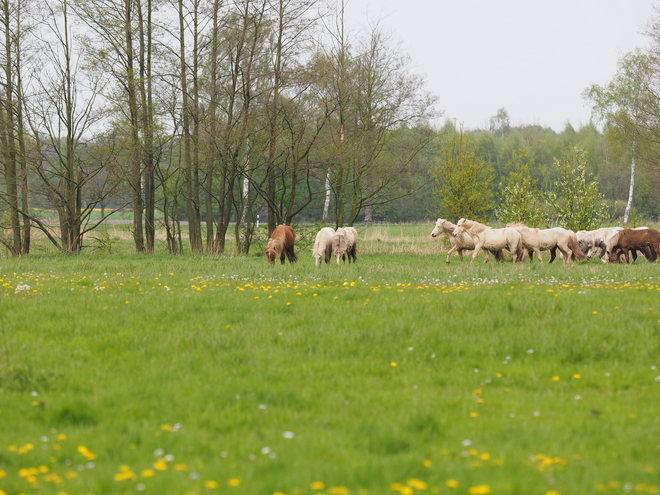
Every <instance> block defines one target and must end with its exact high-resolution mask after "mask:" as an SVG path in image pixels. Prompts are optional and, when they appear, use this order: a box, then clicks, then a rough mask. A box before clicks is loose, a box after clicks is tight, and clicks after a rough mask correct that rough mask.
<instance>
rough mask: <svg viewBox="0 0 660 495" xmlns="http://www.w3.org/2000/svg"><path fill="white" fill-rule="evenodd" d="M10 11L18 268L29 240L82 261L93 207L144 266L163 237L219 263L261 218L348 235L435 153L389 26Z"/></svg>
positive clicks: (327, 17) (291, 15) (6, 9)
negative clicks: (143, 257) (309, 223)
mask: <svg viewBox="0 0 660 495" xmlns="http://www.w3.org/2000/svg"><path fill="white" fill-rule="evenodd" d="M0 4H1V5H2V10H3V16H2V21H1V22H0V31H1V32H2V34H3V35H4V36H2V37H1V38H2V42H3V48H4V50H2V54H1V55H0V65H1V66H2V69H3V70H0V77H1V78H2V105H1V108H0V156H1V158H2V160H3V165H4V166H3V167H2V194H1V196H2V213H3V217H2V227H3V235H2V236H1V238H0V242H3V244H4V245H5V246H6V247H7V248H8V249H9V251H10V252H11V253H12V254H14V255H20V254H26V253H28V252H29V249H30V238H31V232H32V231H33V230H34V229H38V230H40V231H42V232H44V233H45V235H46V236H48V238H49V239H50V240H51V242H52V243H53V244H54V245H55V246H57V247H58V248H59V249H61V250H62V251H65V252H73V253H76V252H79V251H80V249H81V247H82V242H83V239H84V237H85V235H88V234H89V232H91V231H92V230H93V229H95V228H97V227H98V226H99V225H101V223H102V222H103V221H107V220H106V219H105V218H104V219H102V220H98V219H94V217H93V215H92V212H93V211H94V210H95V209H98V208H101V209H103V210H104V211H105V212H109V213H111V212H112V211H117V210H119V209H130V211H132V218H133V220H132V233H133V234H132V235H133V241H134V243H135V249H136V251H137V252H146V253H150V252H153V251H154V247H155V238H156V229H157V228H159V229H163V230H164V232H165V235H166V239H167V247H168V250H169V251H170V252H172V253H180V252H182V251H183V246H184V242H187V243H189V248H190V250H191V251H192V252H193V253H203V252H207V253H222V252H224V250H225V239H226V237H227V235H231V231H230V228H233V229H234V235H235V238H236V241H237V245H238V249H239V251H243V252H247V250H248V249H249V245H250V242H251V236H252V234H253V232H254V219H255V217H256V215H257V214H262V215H263V217H264V219H265V221H266V222H267V224H268V227H269V230H272V229H273V228H274V226H275V225H277V224H279V223H286V224H290V223H291V222H293V221H294V219H299V218H303V216H304V215H308V216H310V217H311V214H309V213H307V211H308V210H309V209H310V208H311V205H318V204H321V208H322V213H321V217H322V219H323V220H324V221H328V222H329V221H333V222H335V223H336V225H337V226H341V225H344V224H352V223H353V222H355V221H356V219H357V218H358V216H360V215H367V216H369V215H371V210H372V208H373V207H374V206H375V205H378V204H380V203H382V202H383V201H387V198H388V197H390V194H391V189H392V188H393V184H395V182H396V181H397V180H398V178H399V177H400V176H401V175H402V174H404V173H405V172H406V170H407V169H408V166H409V164H410V162H411V161H412V160H414V159H415V157H416V155H417V154H418V153H419V151H420V150H421V149H423V148H424V147H425V146H426V144H427V143H428V142H429V141H430V140H431V139H432V138H433V133H432V132H431V129H430V127H429V124H428V123H429V121H430V119H432V118H433V112H434V109H433V103H434V98H433V97H432V96H431V95H430V94H428V93H427V92H426V91H425V89H424V85H423V83H424V81H423V78H421V77H418V76H416V75H414V73H413V72H412V71H411V70H410V68H409V65H410V61H409V59H408V58H407V57H406V56H404V55H403V54H402V53H401V51H400V50H398V48H397V46H396V45H395V44H394V43H393V42H392V40H391V38H390V37H388V36H387V35H386V34H385V33H383V32H381V31H380V30H379V29H378V27H377V26H375V27H373V28H370V29H369V30H368V31H365V32H362V33H360V34H359V35H353V34H352V33H350V32H349V31H348V30H347V29H346V28H345V22H344V21H345V19H344V9H343V7H344V5H343V2H342V3H341V4H340V5H339V6H338V8H336V9H331V8H328V5H326V4H324V3H322V2H319V1H314V0H227V1H222V0H205V1H202V0H171V1H163V0H60V1H56V2H52V1H48V2H45V1H42V0H12V1H9V0H2V1H1V2H0ZM393 149H396V153H394V152H393ZM394 156H396V159H394ZM44 209H52V210H54V211H55V212H56V215H57V219H56V220H53V219H52V218H49V217H48V216H47V215H44V214H43V213H39V212H43V210H44ZM183 222H185V228H182V223H183ZM184 237H185V239H184Z"/></svg>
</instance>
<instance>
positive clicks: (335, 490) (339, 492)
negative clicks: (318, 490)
mask: <svg viewBox="0 0 660 495" xmlns="http://www.w3.org/2000/svg"><path fill="white" fill-rule="evenodd" d="M347 494H348V488H346V487H345V486H331V487H330V488H328V495H347Z"/></svg>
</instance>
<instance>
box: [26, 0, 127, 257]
mask: <svg viewBox="0 0 660 495" xmlns="http://www.w3.org/2000/svg"><path fill="white" fill-rule="evenodd" d="M47 9H48V10H47V14H48V15H47V22H46V23H45V24H44V25H45V26H47V27H48V30H47V32H45V33H44V37H43V38H42V39H41V42H42V46H43V51H42V57H44V59H45V60H47V61H48V64H46V65H42V66H41V67H39V70H40V74H39V77H38V78H35V81H36V82H37V88H36V91H37V92H36V93H35V94H33V95H31V97H30V99H29V101H30V107H29V109H30V113H29V115H30V125H31V127H32V130H33V136H34V140H35V142H36V144H37V148H38V150H39V159H38V160H37V162H36V164H35V171H36V174H37V175H38V178H39V182H38V184H37V186H38V188H39V191H41V192H42V193H43V194H45V195H46V196H47V198H48V201H49V202H50V204H52V205H53V206H54V207H55V209H56V211H57V214H58V218H59V233H57V232H54V231H53V230H52V229H51V227H50V226H49V225H48V224H47V223H45V222H43V221H41V220H40V219H38V218H36V217H33V216H32V217H31V218H32V219H33V221H34V222H35V223H36V224H37V225H38V227H39V228H40V229H41V230H42V231H43V232H44V233H46V235H47V236H48V238H49V239H50V240H51V241H52V242H53V244H55V245H56V246H57V247H58V248H59V249H61V250H62V251H65V252H69V253H78V252H79V251H80V249H81V247H82V240H83V236H84V234H85V233H87V232H89V231H90V230H93V229H94V228H96V227H97V226H98V225H99V223H100V221H96V222H90V217H91V213H92V211H93V210H94V208H95V206H96V205H97V204H98V203H99V202H101V201H102V200H103V199H105V198H106V197H107V196H108V195H109V194H111V193H112V192H113V190H114V188H115V187H116V184H117V181H116V180H114V181H113V180H109V178H108V176H107V173H106V172H107V170H108V169H107V167H106V166H107V165H108V163H109V161H110V157H112V156H114V153H113V151H112V149H113V146H112V144H111V143H109V142H105V143H103V144H102V145H101V144H100V143H89V142H86V139H85V135H86V134H87V135H89V133H90V129H91V128H92V127H93V126H94V125H95V124H96V123H97V122H98V118H99V113H98V109H96V108H95V104H96V97H97V95H98V94H99V91H100V81H99V80H98V79H93V78H90V77H85V76H84V75H83V73H82V70H81V68H80V61H81V54H80V51H79V49H78V48H79V46H78V47H77V46H76V45H75V42H74V38H73V36H72V28H71V24H70V23H71V16H70V13H69V8H68V3H67V0H63V1H62V2H61V3H59V4H57V5H53V3H49V4H48V6H47ZM82 81H85V82H86V83H88V84H86V85H85V87H83V84H82ZM83 93H85V96H83ZM87 139H90V138H89V137H88V138H87ZM108 145H109V146H108ZM101 149H103V150H104V152H103V153H100V152H99V151H100V150H101ZM103 176H105V178H104V177H103ZM99 179H101V180H99ZM83 203H84V204H83ZM26 214H27V213H26Z"/></svg>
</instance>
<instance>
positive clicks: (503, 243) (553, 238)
mask: <svg viewBox="0 0 660 495" xmlns="http://www.w3.org/2000/svg"><path fill="white" fill-rule="evenodd" d="M443 232H444V233H445V234H447V235H448V236H449V241H450V243H451V245H452V247H451V249H450V250H449V252H448V253H447V260H446V261H447V263H449V257H450V256H451V254H452V253H454V252H456V253H458V256H459V258H460V259H461V261H463V252H464V251H467V250H471V251H472V261H474V259H475V258H476V257H477V255H478V254H479V253H480V252H481V251H483V252H484V258H485V262H486V263H487V262H488V261H490V254H493V256H495V258H496V259H498V260H499V261H502V260H504V255H503V250H504V249H506V250H508V251H509V252H510V253H511V256H512V258H513V261H524V260H525V258H526V257H528V256H529V258H530V261H531V260H533V257H534V256H536V257H537V258H538V260H539V261H541V262H542V261H543V259H542V258H541V251H548V250H549V251H550V261H549V263H552V262H553V261H554V259H555V258H556V257H557V251H559V253H560V255H561V257H562V258H563V260H564V264H566V265H568V264H570V262H571V259H575V260H582V259H586V258H589V259H590V258H592V257H593V256H594V255H596V254H598V256H599V257H600V259H601V260H602V261H603V262H605V263H607V262H610V263H618V262H619V261H620V260H621V257H623V258H625V260H626V263H628V262H629V260H630V256H632V258H633V261H635V260H637V255H638V254H642V255H643V256H644V257H645V258H646V259H647V260H649V261H657V259H658V257H660V232H658V231H657V230H655V229H652V228H648V227H639V228H635V229H626V228H623V227H608V228H602V229H596V230H579V231H577V232H573V231H572V230H567V229H564V228H562V227H554V228H551V229H536V228H529V227H527V226H525V225H523V224H509V225H507V226H506V227H504V228H501V229H495V228H492V227H489V226H487V225H484V224H482V223H479V222H475V221H473V220H468V219H467V218H461V219H460V220H459V221H458V223H457V224H453V223H451V222H450V221H448V220H444V219H442V218H438V221H437V222H436V224H435V228H434V229H433V231H432V232H431V236H433V237H436V236H437V235H438V234H440V233H443Z"/></svg>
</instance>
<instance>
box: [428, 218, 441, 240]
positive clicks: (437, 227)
mask: <svg viewBox="0 0 660 495" xmlns="http://www.w3.org/2000/svg"><path fill="white" fill-rule="evenodd" d="M443 221H444V220H442V218H438V221H437V222H435V227H434V228H433V230H432V231H431V237H437V236H438V234H439V233H440V232H441V231H442V222H443Z"/></svg>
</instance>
